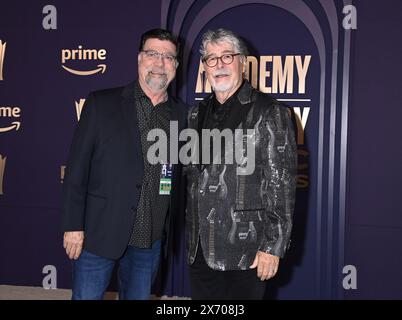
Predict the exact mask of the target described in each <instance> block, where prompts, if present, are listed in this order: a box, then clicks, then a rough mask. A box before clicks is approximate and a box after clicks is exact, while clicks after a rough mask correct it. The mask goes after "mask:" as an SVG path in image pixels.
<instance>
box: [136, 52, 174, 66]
mask: <svg viewBox="0 0 402 320" xmlns="http://www.w3.org/2000/svg"><path fill="white" fill-rule="evenodd" d="M141 52H144V53H145V56H146V57H147V58H148V59H152V60H158V59H159V58H162V59H163V60H164V61H166V62H168V63H171V64H174V63H176V57H175V56H172V55H171V54H167V53H160V52H158V51H155V50H142V51H141Z"/></svg>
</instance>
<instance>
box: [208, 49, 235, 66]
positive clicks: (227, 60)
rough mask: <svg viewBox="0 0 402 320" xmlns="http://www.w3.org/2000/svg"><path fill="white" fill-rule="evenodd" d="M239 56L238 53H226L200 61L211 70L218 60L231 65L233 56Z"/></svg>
mask: <svg viewBox="0 0 402 320" xmlns="http://www.w3.org/2000/svg"><path fill="white" fill-rule="evenodd" d="M238 55H240V53H226V54H224V55H223V56H220V57H206V58H204V59H202V62H205V63H206V64H207V66H208V67H210V68H213V67H215V66H216V65H217V64H218V60H221V61H222V63H223V64H231V63H232V62H233V60H234V57H235V56H238Z"/></svg>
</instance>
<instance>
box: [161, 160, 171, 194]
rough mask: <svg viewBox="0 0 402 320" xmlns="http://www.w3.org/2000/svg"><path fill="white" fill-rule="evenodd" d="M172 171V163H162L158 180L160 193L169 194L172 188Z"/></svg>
mask: <svg viewBox="0 0 402 320" xmlns="http://www.w3.org/2000/svg"><path fill="white" fill-rule="evenodd" d="M172 171H173V165H171V164H162V166H161V175H160V180H159V194H160V195H170V191H171V190H172Z"/></svg>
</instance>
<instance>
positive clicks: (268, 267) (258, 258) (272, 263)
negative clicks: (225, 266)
mask: <svg viewBox="0 0 402 320" xmlns="http://www.w3.org/2000/svg"><path fill="white" fill-rule="evenodd" d="M278 266H279V257H278V256H274V255H272V254H269V253H265V252H262V251H258V252H257V254H256V255H255V259H254V262H253V264H252V265H251V266H250V269H254V268H255V267H257V277H258V278H260V279H261V281H264V280H268V279H270V278H272V277H273V276H275V274H276V273H277V272H278Z"/></svg>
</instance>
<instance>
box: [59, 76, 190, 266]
mask: <svg viewBox="0 0 402 320" xmlns="http://www.w3.org/2000/svg"><path fill="white" fill-rule="evenodd" d="M169 99H170V101H171V107H172V119H171V120H172V121H173V120H176V121H178V126H179V132H180V130H181V129H183V128H184V127H185V125H186V116H187V110H188V109H187V107H186V105H185V104H183V103H181V102H180V101H178V100H176V99H174V98H172V97H169ZM180 170H181V169H180V167H179V165H174V167H173V180H172V194H171V201H170V203H171V204H175V203H178V199H175V198H176V197H178V189H179V186H178V183H179V181H180V179H179V177H180V175H181V174H180ZM143 171H144V168H143V156H142V150H141V137H140V132H139V128H138V119H137V112H136V107H135V100H134V82H132V83H130V84H129V85H127V86H126V87H120V88H113V89H106V90H101V91H96V92H92V93H90V94H89V96H88V98H87V99H86V101H85V105H84V107H83V110H82V113H81V117H80V121H79V122H78V124H77V127H76V129H75V132H74V137H73V141H72V145H71V149H70V154H69V158H68V162H67V168H66V171H65V177H64V183H63V193H62V231H85V234H84V236H85V238H84V249H86V250H88V251H90V252H92V253H94V254H97V255H99V256H102V257H106V258H110V259H118V258H120V257H121V256H122V254H123V253H124V251H125V249H126V247H127V245H128V242H129V239H130V236H131V232H132V227H133V223H134V219H135V215H136V210H137V206H138V200H139V197H140V193H141V184H142V178H143ZM173 199H174V200H173ZM170 207H171V208H170V209H171V210H170V211H172V212H174V211H176V210H172V206H170ZM170 221H172V219H170V214H168V217H167V219H166V222H167V223H166V230H167V231H168V233H169V230H170V229H171V228H170V225H171V223H170ZM167 236H168V239H169V234H167ZM166 247H167V245H166V243H165V252H166Z"/></svg>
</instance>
